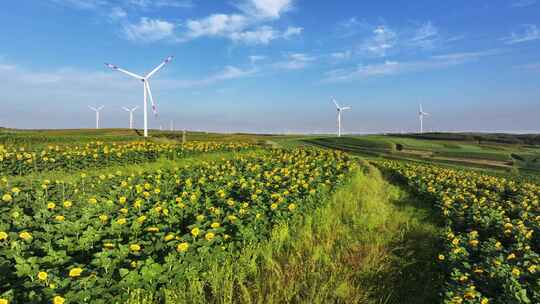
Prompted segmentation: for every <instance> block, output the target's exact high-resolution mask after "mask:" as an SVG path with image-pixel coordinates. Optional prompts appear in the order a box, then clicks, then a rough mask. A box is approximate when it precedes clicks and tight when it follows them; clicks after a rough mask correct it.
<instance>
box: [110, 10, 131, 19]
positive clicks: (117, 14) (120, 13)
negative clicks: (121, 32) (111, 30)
mask: <svg viewBox="0 0 540 304" xmlns="http://www.w3.org/2000/svg"><path fill="white" fill-rule="evenodd" d="M109 17H110V18H111V19H112V20H121V19H124V18H126V17H127V12H126V11H125V10H124V9H123V8H121V7H113V8H112V9H111V12H110V13H109Z"/></svg>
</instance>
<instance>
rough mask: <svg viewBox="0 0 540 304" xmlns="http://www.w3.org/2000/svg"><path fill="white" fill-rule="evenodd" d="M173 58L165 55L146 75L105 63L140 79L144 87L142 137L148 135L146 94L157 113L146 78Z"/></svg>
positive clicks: (155, 113)
mask: <svg viewBox="0 0 540 304" xmlns="http://www.w3.org/2000/svg"><path fill="white" fill-rule="evenodd" d="M172 59H173V56H169V57H167V58H166V59H165V60H163V62H161V63H160V64H159V65H158V66H157V67H156V68H154V69H153V70H152V71H151V72H150V73H148V74H146V76H144V77H143V76H140V75H137V74H135V73H132V72H129V71H126V70H124V69H121V68H119V67H117V66H116V65H113V64H110V63H105V65H106V66H107V67H109V68H111V69H113V70H116V71H119V72H122V73H124V74H127V75H129V76H131V77H134V78H136V79H138V80H140V81H142V83H143V87H144V99H143V100H144V103H143V105H144V137H147V136H148V118H147V116H148V114H147V112H148V109H147V105H146V103H147V101H146V100H147V96H148V98H150V102H151V103H152V111H153V112H154V115H157V107H156V104H155V103H154V99H153V98H152V91H151V90H150V83H149V82H148V80H149V79H150V77H152V75H154V74H155V73H157V71H159V70H160V69H161V68H162V67H163V66H164V65H166V64H167V63H169V62H170V61H171V60H172Z"/></svg>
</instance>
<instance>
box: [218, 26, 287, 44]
mask: <svg viewBox="0 0 540 304" xmlns="http://www.w3.org/2000/svg"><path fill="white" fill-rule="evenodd" d="M278 37H279V33H278V32H277V31H275V30H274V29H273V28H272V27H271V26H261V27H259V28H257V29H255V30H253V31H244V32H236V33H231V34H230V36H229V38H230V39H231V40H232V41H234V42H241V43H244V44H251V45H255V44H268V43H269V42H270V41H272V40H274V39H276V38H278Z"/></svg>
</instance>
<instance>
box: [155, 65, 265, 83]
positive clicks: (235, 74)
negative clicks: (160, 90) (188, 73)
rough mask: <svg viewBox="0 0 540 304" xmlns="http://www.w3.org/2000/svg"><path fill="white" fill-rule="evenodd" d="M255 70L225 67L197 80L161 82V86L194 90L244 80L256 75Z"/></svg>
mask: <svg viewBox="0 0 540 304" xmlns="http://www.w3.org/2000/svg"><path fill="white" fill-rule="evenodd" d="M257 72H258V70H257V69H256V68H253V67H252V68H249V69H242V68H240V67H236V66H226V67H225V68H224V69H223V70H221V71H218V72H216V73H214V74H212V75H209V76H208V77H205V78H202V79H197V80H173V81H170V80H169V81H163V85H165V86H167V87H170V88H196V87H205V86H209V85H212V84H216V83H218V82H222V81H227V80H233V79H239V78H246V77H250V76H254V75H256V73H257Z"/></svg>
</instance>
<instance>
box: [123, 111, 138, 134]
mask: <svg viewBox="0 0 540 304" xmlns="http://www.w3.org/2000/svg"><path fill="white" fill-rule="evenodd" d="M138 108H139V106H136V107H134V108H133V109H128V108H126V107H122V109H124V110H126V111H128V112H129V128H130V129H133V112H135V110H137V109H138Z"/></svg>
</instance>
